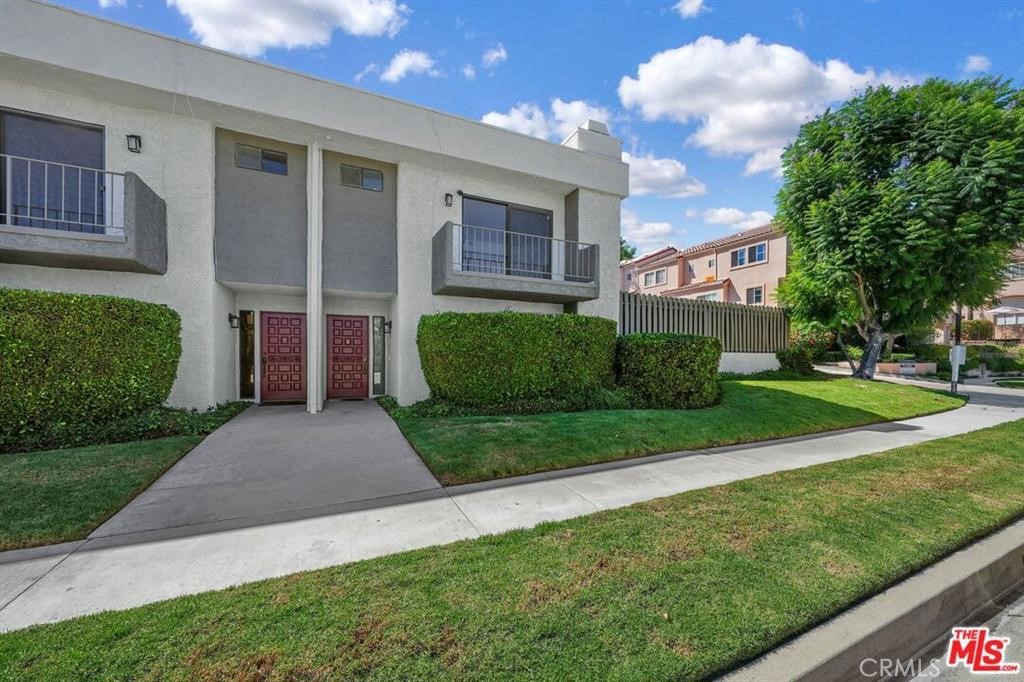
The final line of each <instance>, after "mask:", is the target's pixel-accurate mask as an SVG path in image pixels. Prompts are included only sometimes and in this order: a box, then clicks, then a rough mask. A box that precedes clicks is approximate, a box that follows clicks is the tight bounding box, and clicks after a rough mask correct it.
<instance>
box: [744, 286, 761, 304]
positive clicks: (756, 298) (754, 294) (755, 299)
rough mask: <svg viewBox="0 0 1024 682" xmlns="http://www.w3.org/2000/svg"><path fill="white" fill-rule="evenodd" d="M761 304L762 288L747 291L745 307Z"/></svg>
mask: <svg viewBox="0 0 1024 682" xmlns="http://www.w3.org/2000/svg"><path fill="white" fill-rule="evenodd" d="M762 303H764V287H751V288H749V289H747V305H761V304H762Z"/></svg>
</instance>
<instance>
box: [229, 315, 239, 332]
mask: <svg viewBox="0 0 1024 682" xmlns="http://www.w3.org/2000/svg"><path fill="white" fill-rule="evenodd" d="M239 319H241V318H239V317H238V315H235V314H234V313H228V326H230V327H231V328H232V329H238V320H239Z"/></svg>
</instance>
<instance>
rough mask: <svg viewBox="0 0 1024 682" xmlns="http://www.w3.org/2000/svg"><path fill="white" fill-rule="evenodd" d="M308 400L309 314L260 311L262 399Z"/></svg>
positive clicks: (283, 400) (265, 400) (268, 400)
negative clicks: (307, 325)
mask: <svg viewBox="0 0 1024 682" xmlns="http://www.w3.org/2000/svg"><path fill="white" fill-rule="evenodd" d="M305 399H306V314H305V313H267V312H263V313H260V402H264V403H269V402H285V401H293V400H305Z"/></svg>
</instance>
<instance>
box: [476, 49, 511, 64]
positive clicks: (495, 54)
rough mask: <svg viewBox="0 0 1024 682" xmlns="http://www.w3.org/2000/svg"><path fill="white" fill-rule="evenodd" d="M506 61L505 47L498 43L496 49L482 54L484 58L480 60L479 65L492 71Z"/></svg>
mask: <svg viewBox="0 0 1024 682" xmlns="http://www.w3.org/2000/svg"><path fill="white" fill-rule="evenodd" d="M506 59H508V52H506V51H505V46H504V45H502V44H501V43H498V46H497V47H492V48H491V49H489V50H487V51H486V52H484V56H483V57H482V58H481V60H480V61H481V63H482V64H483V65H484V66H485V67H487V68H488V69H493V68H494V67H495V66H497V65H498V64H501V63H502V62H503V61H505V60H506Z"/></svg>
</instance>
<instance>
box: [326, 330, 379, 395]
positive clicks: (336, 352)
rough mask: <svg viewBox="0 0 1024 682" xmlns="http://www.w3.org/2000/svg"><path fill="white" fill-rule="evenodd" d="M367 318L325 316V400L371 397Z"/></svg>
mask: <svg viewBox="0 0 1024 682" xmlns="http://www.w3.org/2000/svg"><path fill="white" fill-rule="evenodd" d="M368 326H369V318H367V317H363V316H359V315H328V316H327V397H328V398H366V397H368V396H369V395H370V391H369V388H370V370H369V358H370V343H369V337H368V335H367V327H368Z"/></svg>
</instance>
